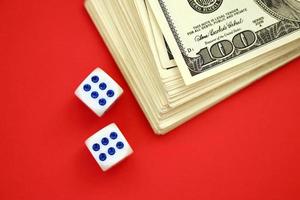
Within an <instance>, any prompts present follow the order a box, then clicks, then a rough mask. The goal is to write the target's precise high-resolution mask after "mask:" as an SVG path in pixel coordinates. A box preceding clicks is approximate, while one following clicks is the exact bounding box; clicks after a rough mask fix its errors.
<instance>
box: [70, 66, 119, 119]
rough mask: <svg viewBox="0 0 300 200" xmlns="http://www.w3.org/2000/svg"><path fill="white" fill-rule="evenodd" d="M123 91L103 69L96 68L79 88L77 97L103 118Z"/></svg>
mask: <svg viewBox="0 0 300 200" xmlns="http://www.w3.org/2000/svg"><path fill="white" fill-rule="evenodd" d="M122 93H123V89H122V88H121V87H120V86H119V85H118V83H116V82H115V81H114V80H113V79H112V78H111V77H110V76H109V75H108V74H106V73H105V72H104V71H103V70H102V69H100V68H96V69H95V70H94V71H93V72H92V73H90V74H89V75H88V77H86V79H85V80H84V81H83V82H82V83H81V84H80V85H79V86H78V88H77V89H76V91H75V95H76V96H77V97H78V98H79V99H80V100H81V101H82V102H83V103H84V104H85V105H86V106H88V107H89V108H90V109H91V110H92V111H93V112H94V113H96V115H98V116H99V117H101V116H102V115H103V114H104V113H105V112H106V111H107V110H108V109H109V108H110V107H111V106H112V104H113V103H114V102H115V101H116V100H117V99H118V98H119V97H120V96H121V95H122Z"/></svg>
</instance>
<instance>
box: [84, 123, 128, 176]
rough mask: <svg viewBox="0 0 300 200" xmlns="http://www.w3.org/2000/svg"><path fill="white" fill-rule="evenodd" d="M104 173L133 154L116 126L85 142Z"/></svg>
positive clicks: (101, 131) (96, 134)
mask: <svg viewBox="0 0 300 200" xmlns="http://www.w3.org/2000/svg"><path fill="white" fill-rule="evenodd" d="M85 144H86V146H87V148H88V149H89V151H90V152H91V154H92V155H93V157H94V159H95V160H96V161H97V163H98V164H99V166H100V167H101V169H102V170H103V171H106V170H108V169H109V168H111V167H113V166H114V165H116V164H117V163H119V162H120V161H122V160H123V159H125V158H126V157H127V156H129V155H130V154H132V153H133V150H132V149H131V147H130V145H129V144H128V142H127V140H126V139H125V137H124V136H123V134H122V133H121V131H120V130H119V129H118V127H117V126H116V124H110V125H108V126H106V127H105V128H103V129H101V130H100V131H98V132H97V133H95V134H94V135H92V136H91V137H90V138H88V139H87V140H86V141H85Z"/></svg>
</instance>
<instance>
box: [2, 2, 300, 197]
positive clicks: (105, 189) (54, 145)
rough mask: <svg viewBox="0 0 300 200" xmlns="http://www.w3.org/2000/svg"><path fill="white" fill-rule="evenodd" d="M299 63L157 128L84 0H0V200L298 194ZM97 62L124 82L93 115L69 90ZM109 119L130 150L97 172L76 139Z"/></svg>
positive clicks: (88, 155) (299, 183)
mask: <svg viewBox="0 0 300 200" xmlns="http://www.w3.org/2000/svg"><path fill="white" fill-rule="evenodd" d="M299 65H300V60H299V59H298V60H295V61H293V62H291V63H290V64H288V65H286V66H285V67H283V68H281V69H279V70H277V71H276V72H274V73H272V74H271V75H269V76H267V77H265V78H264V79H262V80H260V81H258V82H256V83H255V84H253V85H252V86H250V87H248V88H247V89H245V90H243V91H242V92H240V93H238V94H237V95H234V96H233V97H231V98H229V99H228V100H226V101H224V102H222V103H220V104H219V105H217V106H215V107H214V108H212V109H210V110H209V111H207V112H205V113H203V114H202V115H200V116H198V117H196V118H195V119H193V120H191V121H190V122H188V123H186V124H184V125H183V126H181V127H179V128H178V129H176V130H175V131H173V132H172V133H170V134H168V135H166V136H156V135H154V134H153V132H152V130H151V128H150V126H149V124H148V122H147V120H146V119H145V117H144V115H143V113H142V111H141V109H140V108H139V106H138V104H137V102H136V101H135V99H134V97H133V95H132V93H131V92H130V90H129V88H128V86H127V84H126V82H125V81H124V79H123V77H122V76H121V74H120V72H119V70H118V68H117V66H116V64H115V63H114V61H113V59H112V57H111V56H110V54H109V52H108V50H107V48H106V47H105V45H104V43H103V41H102V39H101V38H100V37H99V35H98V33H97V31H96V29H95V27H94V25H93V24H92V22H91V20H90V19H89V17H88V15H87V13H86V12H85V10H84V8H83V0H72V1H70V0H65V1H40V0H30V1H23V0H14V1H9V0H1V1H0V70H1V71H0V74H1V79H0V81H1V102H0V105H1V120H0V128H1V129H0V131H1V137H0V162H1V165H0V199H1V200H7V199H13V200H17V199H18V200H19V199H30V200H35V199H37V200H40V199H44V200H45V199H59V200H60V199H73V200H75V199H80V200H82V199H85V200H92V199H98V200H99V199H216V200H220V199H222V200H224V199H230V200H233V199H238V200H241V199H243V200H247V199H262V200H266V199H282V200H290V199H300V194H299V191H300V170H299V168H300V145H299V144H300V135H299V133H300V120H299V116H300V106H299V100H300V87H299V86H300V79H299V74H300V68H299ZM96 66H101V67H103V68H104V69H105V70H106V71H107V72H108V73H109V74H110V75H111V76H112V77H113V78H114V79H116V80H117V82H119V83H120V85H121V86H122V87H123V88H124V90H125V94H124V96H122V98H121V99H120V101H119V102H118V103H117V104H116V105H114V107H113V108H112V109H111V110H110V111H109V112H108V113H106V115H105V116H104V117H102V118H98V117H96V115H95V114H93V113H92V112H91V111H90V110H89V109H88V108H86V107H85V106H84V104H83V103H81V102H80V101H79V100H78V99H76V98H75V96H74V94H73V93H74V90H75V88H76V87H77V86H78V84H79V83H80V82H81V81H82V80H83V78H84V77H85V76H86V75H87V74H88V73H90V72H91V71H92V70H93V69H94V68H95V67H96ZM111 122H116V123H117V124H118V125H119V127H120V129H121V130H122V131H123V132H124V134H125V136H126V137H127V139H128V140H129V142H130V143H131V145H132V147H133V149H134V150H135V153H134V154H133V155H132V156H131V157H129V158H128V159H127V160H126V161H124V162H123V163H121V164H120V165H118V166H117V167H115V168H113V169H111V170H110V171H108V172H106V173H103V172H102V171H101V170H100V168H99V167H98V166H97V164H96V162H95V161H94V160H93V158H92V156H91V155H90V154H89V152H88V150H87V149H86V147H85V146H84V140H85V139H86V138H88V137H89V136H90V135H91V134H93V133H94V132H96V131H97V130H99V129H100V128H102V127H104V126H106V125H107V124H109V123H111Z"/></svg>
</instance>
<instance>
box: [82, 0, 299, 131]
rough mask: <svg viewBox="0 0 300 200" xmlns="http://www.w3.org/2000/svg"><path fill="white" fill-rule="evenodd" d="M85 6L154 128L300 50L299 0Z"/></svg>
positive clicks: (167, 126) (106, 0)
mask: <svg viewBox="0 0 300 200" xmlns="http://www.w3.org/2000/svg"><path fill="white" fill-rule="evenodd" d="M85 7H86V9H87V11H88V13H89V14H90V16H91V18H92V20H93V22H94V23H95V25H96V27H97V29H98V30H99V32H100V34H101V36H102V37H103V39H104V41H105V43H106V44H107V46H108V48H109V50H110V52H111V54H112V55H113V57H114V59H115V61H116V63H117V65H118V66H119V68H120V70H121V72H122V73H123V75H124V77H125V79H126V81H127V82H128V84H129V86H130V88H131V90H132V92H133V93H134V95H135V97H136V99H137V101H138V102H139V104H140V106H141V108H142V109H143V111H144V113H145V115H146V117H147V119H148V120H149V122H150V124H151V126H152V128H153V130H154V131H155V133H157V134H165V133H167V132H169V131H171V130H172V129H174V128H176V127H177V126H179V125H181V124H182V123H184V122H186V121H187V120H189V119H191V118H192V117H194V116H196V115H198V114H199V113H201V112H203V111H205V110H206V109H208V108H210V107H212V106H213V105H215V104H217V103H218V102H220V101H222V100H223V99H225V98H227V97H228V96H230V95H232V94H234V93H235V92H237V91H239V90H241V89H242V88H244V87H246V86H248V85H249V84H250V83H252V82H253V81H255V80H257V79H259V78H261V77H263V76H264V75H266V74H268V73H270V72H272V71H273V70H275V69H277V68H278V67H280V66H283V65H284V64H285V63H287V62H289V61H291V60H292V59H295V58H297V57H298V56H299V55H300V1H299V0H239V1H230V0H87V1H86V2H85Z"/></svg>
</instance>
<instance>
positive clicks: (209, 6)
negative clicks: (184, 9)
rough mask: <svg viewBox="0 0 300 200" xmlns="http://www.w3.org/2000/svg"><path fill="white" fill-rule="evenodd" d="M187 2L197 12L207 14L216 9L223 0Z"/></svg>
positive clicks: (189, 0)
mask: <svg viewBox="0 0 300 200" xmlns="http://www.w3.org/2000/svg"><path fill="white" fill-rule="evenodd" d="M188 2H189V4H190V6H191V7H192V8H193V9H194V10H196V11H197V12H199V13H203V14H208V13H212V12H214V11H216V10H218V9H219V8H220V6H221V5H222V3H223V0H188Z"/></svg>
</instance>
